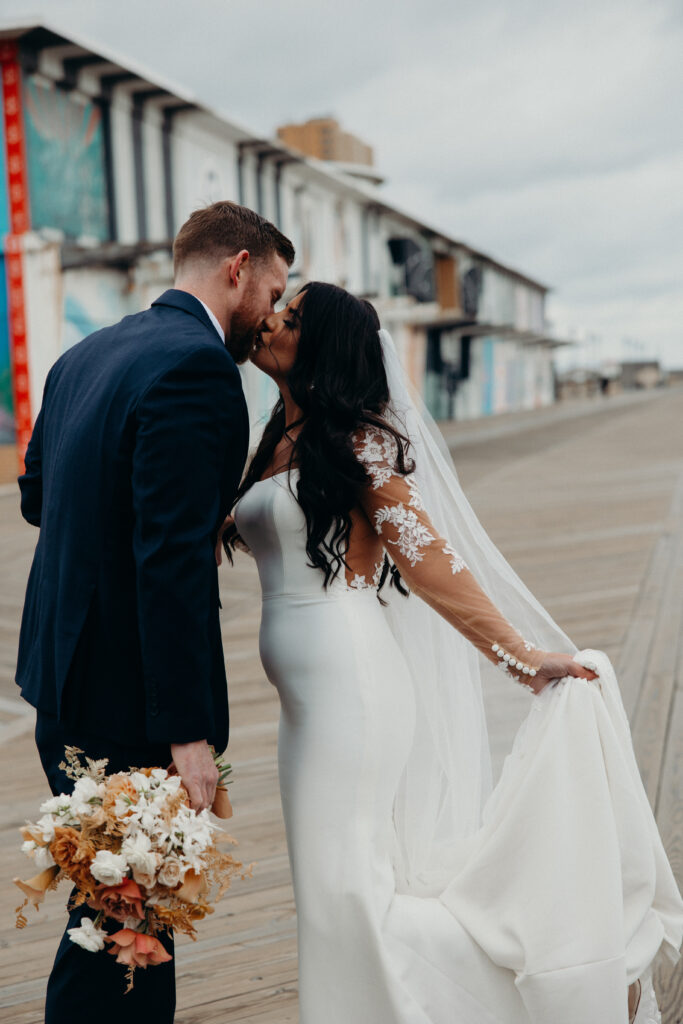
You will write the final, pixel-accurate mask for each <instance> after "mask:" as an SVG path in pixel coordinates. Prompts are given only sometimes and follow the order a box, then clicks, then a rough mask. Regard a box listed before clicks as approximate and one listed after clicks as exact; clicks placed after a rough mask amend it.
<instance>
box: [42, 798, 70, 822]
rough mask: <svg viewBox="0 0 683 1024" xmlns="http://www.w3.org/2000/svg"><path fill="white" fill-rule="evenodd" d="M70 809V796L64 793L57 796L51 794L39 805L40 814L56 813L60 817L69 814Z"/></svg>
mask: <svg viewBox="0 0 683 1024" xmlns="http://www.w3.org/2000/svg"><path fill="white" fill-rule="evenodd" d="M70 811H71V797H70V796H68V794H66V793H60V794H59V796H51V797H50V798H49V799H48V800H43V802H42V804H41V805H40V813H41V814H56V815H58V816H59V817H60V818H62V817H64V816H65V815H67V814H69V813H70Z"/></svg>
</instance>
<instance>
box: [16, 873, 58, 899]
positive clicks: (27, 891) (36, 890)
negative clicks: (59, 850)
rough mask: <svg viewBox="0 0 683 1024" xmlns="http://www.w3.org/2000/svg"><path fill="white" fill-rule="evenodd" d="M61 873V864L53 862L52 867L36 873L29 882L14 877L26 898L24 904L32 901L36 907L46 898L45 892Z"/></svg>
mask: <svg viewBox="0 0 683 1024" xmlns="http://www.w3.org/2000/svg"><path fill="white" fill-rule="evenodd" d="M58 874H59V865H57V864H53V865H52V867H51V868H45V870H44V871H41V872H40V874H38V875H34V876H33V878H29V880H28V882H22V880H21V879H20V878H15V879H14V884H15V885H16V886H17V888H18V889H21V891H22V892H23V894H24V896H25V897H26V900H25V901H24V904H23V906H26V904H27V903H28V902H29V900H30V901H31V903H32V904H33V906H34V907H37V906H38V904H40V903H42V902H43V900H44V899H45V893H46V892H47V890H48V889H49V888H50V886H51V885H52V883H53V882H54V880H55V878H56V877H57V875H58Z"/></svg>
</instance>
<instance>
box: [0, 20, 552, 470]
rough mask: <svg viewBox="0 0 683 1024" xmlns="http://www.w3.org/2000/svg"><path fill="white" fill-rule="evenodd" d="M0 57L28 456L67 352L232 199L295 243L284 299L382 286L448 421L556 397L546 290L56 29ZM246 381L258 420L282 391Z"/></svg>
mask: <svg viewBox="0 0 683 1024" xmlns="http://www.w3.org/2000/svg"><path fill="white" fill-rule="evenodd" d="M0 65H1V83H2V93H1V96H0V99H1V102H2V109H3V117H2V118H1V119H0V444H2V443H3V442H4V443H10V444H14V443H15V442H16V444H17V447H18V450H19V453H20V455H21V453H23V450H24V448H25V445H26V443H27V441H28V438H29V436H30V432H31V427H32V422H33V420H34V418H35V416H36V414H37V411H38V409H39V407H40V402H41V395H42V389H43V383H44V381H45V377H46V374H47V371H48V370H49V368H50V366H51V365H52V363H53V362H54V361H55V359H57V358H58V356H59V355H60V354H61V353H62V352H63V351H64V350H65V349H66V348H68V347H69V346H70V345H72V344H74V343H75V342H77V341H79V340H80V339H81V338H83V337H84V336H85V335H86V334H89V333H90V332H92V331H94V330H96V329H98V328H100V327H102V326H104V325H106V324H110V323H113V322H115V321H117V320H118V319H120V318H121V317H122V316H124V315H125V314H127V313H131V312H134V311H136V310H139V309H143V308H145V307H146V306H148V305H149V303H150V302H151V301H152V300H153V299H154V298H156V296H158V295H159V294H160V293H161V292H162V291H163V290H164V289H165V288H167V287H169V286H170V284H171V282H172V264H171V244H172V239H173V236H174V234H175V233H176V231H177V230H178V228H179V227H180V225H181V224H182V223H183V221H184V220H185V219H186V218H187V216H188V215H189V214H190V213H191V212H192V210H194V209H197V208H198V207H200V206H202V205H204V204H207V203H210V202H213V201H215V200H217V199H233V200H236V201H237V202H240V203H243V204H245V205H247V206H250V207H252V208H253V209H255V210H257V211H258V212H259V213H261V214H263V215H264V216H266V217H268V218H269V219H271V220H272V221H274V222H275V223H276V224H277V225H278V226H279V227H280V228H281V230H283V231H284V232H285V234H287V235H288V236H289V237H290V238H291V239H292V241H293V242H294V245H295V247H296V250H297V258H296V262H295V264H294V266H293V267H292V270H291V273H290V283H289V287H288V293H287V294H288V296H289V295H291V294H294V292H296V291H297V290H298V289H299V288H300V287H301V285H302V284H303V283H304V282H305V281H307V280H315V279H317V280H326V281H331V282H333V283H335V284H338V285H341V286H342V287H345V288H348V289H349V290H351V291H353V292H354V293H355V294H357V295H362V296H365V297H367V298H369V299H370V300H371V301H372V302H373V303H374V304H375V306H376V308H377V310H378V313H379V316H380V319H381V321H382V324H383V326H385V327H386V328H388V330H390V331H391V332H392V334H393V335H394V338H395V341H396V344H397V347H398V350H399V352H400V353H401V357H402V359H403V361H404V365H405V366H406V368H407V370H408V372H409V374H410V376H411V378H412V380H413V382H414V384H415V386H416V387H417V389H418V390H419V391H420V392H421V393H422V394H423V395H424V396H425V399H426V401H427V404H428V406H429V408H430V409H431V411H432V412H433V414H434V415H435V416H436V417H437V418H443V417H456V418H466V417H473V416H481V415H487V414H489V413H496V412H505V411H511V410H515V409H531V408H534V407H536V406H542V405H548V404H550V403H551V402H552V401H553V400H554V386H553V369H552V351H553V348H554V346H555V345H556V344H558V342H556V341H555V340H554V339H552V338H551V337H549V336H548V333H547V330H546V326H545V315H544V303H545V296H546V288H545V286H544V285H542V284H540V283H539V282H537V281H534V280H533V279H531V278H529V277H527V276H526V275H524V274H522V273H520V272H519V271H518V270H515V269H513V268H510V267H507V266H505V265H504V264H502V263H499V262H498V261H497V260H495V259H494V258H493V257H491V256H488V255H486V254H484V253H482V252H479V251H478V250H476V249H473V248H472V247H470V246H468V245H465V244H464V243H463V242H460V241H458V240H457V239H454V238H452V237H450V236H448V235H446V234H444V233H442V232H440V231H439V230H438V229H436V228H434V227H431V226H429V225H427V224H425V223H424V222H422V221H420V220H418V219H417V218H415V217H413V216H411V215H410V214H408V213H405V212H404V211H402V210H399V209H396V208H395V207H393V206H392V205H391V204H390V203H388V202H385V201H384V199H383V197H382V194H381V191H380V190H378V189H377V188H373V187H371V186H369V185H368V184H367V182H362V181H360V180H358V179H355V178H352V177H350V176H349V174H348V173H341V172H340V171H339V170H338V168H337V165H335V164H329V165H328V164H323V163H322V162H321V161H320V160H318V159H312V158H309V157H307V156H304V155H302V153H300V152H298V151H295V150H294V149H293V148H291V147H290V145H287V144H285V143H284V142H282V141H277V140H271V139H263V138H260V137H259V136H257V135H254V134H252V133H251V132H249V131H248V130H247V129H244V128H242V127H239V126H238V125H235V124H233V123H232V122H230V121H227V120H226V119H225V118H224V117H222V116H219V115H218V114H216V113H214V112H212V111H211V110H209V109H207V108H206V107H204V106H202V105H200V104H199V103H198V102H197V101H196V100H195V99H194V97H192V96H189V95H186V94H184V93H183V91H182V90H180V89H178V88H177V87H176V86H172V85H170V84H169V83H165V82H162V81H159V80H157V79H155V78H154V77H153V76H151V75H149V74H148V72H147V71H146V70H144V69H140V68H135V67H134V66H133V65H132V64H131V63H130V62H129V61H127V60H124V59H123V58H121V57H118V56H116V55H114V54H111V53H105V52H103V51H102V50H101V49H100V48H99V47H98V49H97V50H93V49H92V48H91V47H90V46H89V45H87V44H86V43H84V42H82V41H79V40H77V39H74V38H65V37H64V36H63V35H60V34H58V33H57V32H55V31H53V30H52V29H50V28H48V27H46V26H45V25H44V24H40V25H20V26H18V27H12V28H5V29H2V28H1V27H0ZM342 134H343V133H342ZM366 150H367V147H366ZM353 155H354V157H355V158H356V159H357V158H358V152H357V151H355V150H354V151H353ZM366 156H367V153H366ZM356 166H357V165H356ZM244 383H245V390H246V393H247V399H248V403H249V408H250V413H251V417H252V422H253V424H254V426H255V427H256V426H257V425H258V423H259V422H260V421H262V420H263V417H264V416H265V415H266V413H267V411H268V409H269V408H270V406H271V405H272V403H273V401H274V397H275V392H274V386H273V384H272V382H271V381H270V379H269V378H266V377H265V376H264V375H262V374H259V373H258V372H257V371H255V370H254V369H253V368H252V367H251V366H247V367H246V368H245V369H244Z"/></svg>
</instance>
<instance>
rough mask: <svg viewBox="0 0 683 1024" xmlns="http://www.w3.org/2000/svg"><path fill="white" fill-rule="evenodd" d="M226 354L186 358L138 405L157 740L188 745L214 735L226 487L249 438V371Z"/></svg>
mask: <svg viewBox="0 0 683 1024" xmlns="http://www.w3.org/2000/svg"><path fill="white" fill-rule="evenodd" d="M226 356H227V353H223V352H222V351H221V350H218V349H217V350H216V351H215V352H214V351H207V350H202V351H201V352H197V353H193V354H192V355H190V356H188V357H186V358H184V359H183V360H182V361H181V362H180V363H179V364H177V365H176V366H175V367H174V368H173V369H172V370H170V371H169V372H167V373H166V374H165V375H164V376H163V377H162V378H161V379H159V380H158V381H156V383H155V384H154V385H152V387H151V388H149V389H148V390H147V392H146V393H145V394H144V396H143V398H142V399H141V400H140V402H139V404H138V407H137V430H136V440H135V447H134V452H133V474H132V482H133V509H134V517H135V522H134V534H133V547H134V557H135V568H136V577H137V600H138V626H139V635H140V644H141V654H142V663H143V670H144V679H145V690H146V709H147V712H146V727H147V735H148V738H149V740H150V741H151V742H160V743H187V742H191V741H193V740H201V739H205V738H206V737H207V736H209V735H210V734H211V731H212V722H213V702H212V696H211V681H210V673H211V645H210V635H209V627H210V623H211V621H212V617H213V616H215V615H217V614H218V610H217V601H218V599H217V582H216V562H215V555H214V547H215V543H216V536H217V529H218V525H219V520H220V518H221V515H222V512H223V511H224V510H223V509H221V508H220V494H221V483H222V481H224V480H225V474H226V467H228V464H229V460H230V459H231V458H232V459H239V458H240V457H241V456H240V454H239V453H241V452H242V450H243V444H242V442H243V437H242V435H243V433H244V419H243V417H244V398H243V395H242V390H241V383H240V378H239V371H238V370H237V368H236V367H235V365H234V364H233V363H232V362H231V361H230V360H229V358H226ZM233 468H235V467H233ZM240 472H241V467H237V468H236V474H235V475H236V478H237V480H239V473H240Z"/></svg>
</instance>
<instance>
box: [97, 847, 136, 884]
mask: <svg viewBox="0 0 683 1024" xmlns="http://www.w3.org/2000/svg"><path fill="white" fill-rule="evenodd" d="M127 871H128V864H127V863H126V858H125V857H122V856H121V854H120V853H112V852H111V850H98V851H97V853H96V854H95V857H94V859H93V862H92V864H91V865H90V874H91V875H92V876H93V878H95V879H97V881H98V882H102V885H120V884H121V882H122V881H123V879H124V878H125V876H126V873H127Z"/></svg>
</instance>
